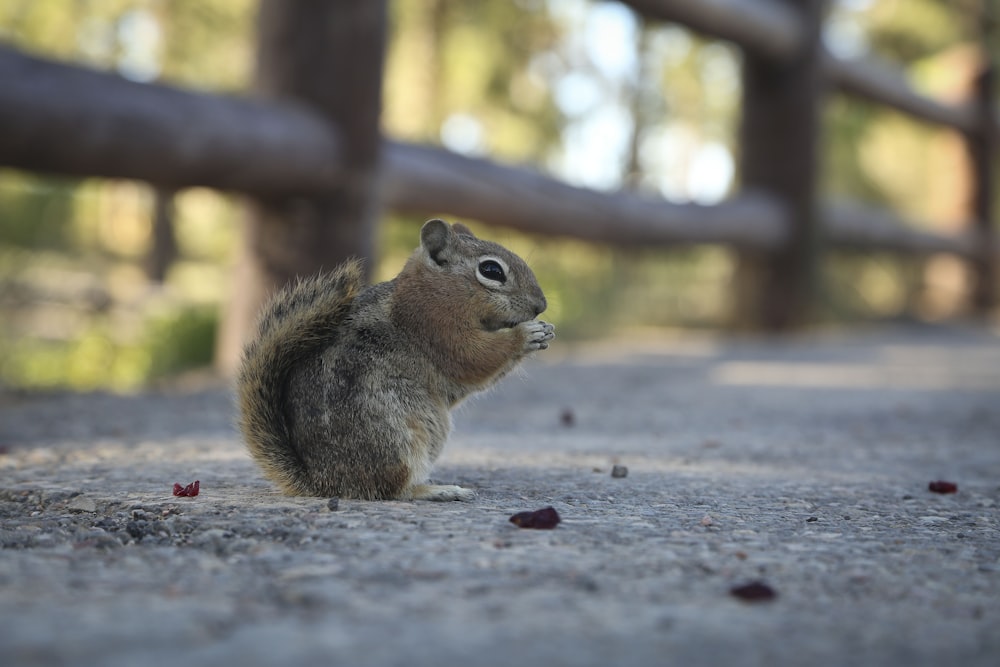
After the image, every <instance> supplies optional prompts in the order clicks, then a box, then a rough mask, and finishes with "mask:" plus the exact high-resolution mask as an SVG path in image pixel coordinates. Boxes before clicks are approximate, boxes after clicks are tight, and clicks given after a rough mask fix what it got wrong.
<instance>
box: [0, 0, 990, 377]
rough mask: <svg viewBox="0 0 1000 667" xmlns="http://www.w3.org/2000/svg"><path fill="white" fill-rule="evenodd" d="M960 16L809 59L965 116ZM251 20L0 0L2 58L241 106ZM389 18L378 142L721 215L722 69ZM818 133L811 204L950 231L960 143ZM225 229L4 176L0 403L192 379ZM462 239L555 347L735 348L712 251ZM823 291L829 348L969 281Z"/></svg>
mask: <svg viewBox="0 0 1000 667" xmlns="http://www.w3.org/2000/svg"><path fill="white" fill-rule="evenodd" d="M955 4H956V3H954V2H947V1H944V0H905V1H904V0H839V1H836V2H831V3H830V9H829V15H828V16H829V18H828V20H827V21H826V24H825V34H824V40H825V42H826V46H827V48H829V49H830V50H831V51H832V52H833V53H835V54H836V55H840V56H843V57H852V56H859V55H864V54H868V53H874V54H877V55H879V56H880V57H882V58H884V59H886V60H888V61H890V62H893V63H896V64H900V65H904V64H905V65H906V67H907V73H908V75H909V77H910V80H911V82H912V83H913V85H914V86H915V88H917V89H918V90H920V91H921V92H925V93H928V94H932V95H934V96H936V97H938V98H939V99H942V100H955V101H957V100H961V99H964V98H966V97H967V95H968V88H969V82H970V81H971V80H972V78H973V73H974V70H975V67H976V64H977V60H976V39H977V31H976V26H973V25H967V24H966V23H964V22H963V18H962V17H963V14H962V12H958V11H955ZM958 4H961V3H958ZM256 6H257V2H256V0H197V1H195V0H85V1H83V0H0V40H2V41H4V42H7V43H9V44H12V45H13V46H15V47H17V48H19V49H22V50H24V51H26V52H28V53H33V54H39V55H43V56H47V57H54V58H59V59H65V60H70V61H74V62H77V63H81V64H85V65H88V66H92V67H96V68H99V69H108V70H114V71H117V72H119V73H120V74H122V75H123V76H125V77H128V78H130V79H133V80H138V81H163V82H169V83H171V84H177V85H181V86H184V87H188V88H194V89H201V90H207V91H221V92H232V93H240V92H243V91H247V90H249V88H250V82H251V78H252V71H253V65H254V20H255V16H254V12H255V10H256ZM390 7H391V16H390V25H389V47H388V53H387V60H386V72H385V87H384V107H383V113H382V124H383V127H384V132H385V134H387V135H388V136H391V137H393V138H398V139H402V140H406V141H413V142H420V143H430V144H435V145H441V146H443V147H446V148H448V149H449V150H452V151H456V152H459V153H463V154H468V155H474V156H480V155H481V156H490V157H491V158H493V159H496V160H498V161H501V162H507V163H523V164H529V165H531V166H533V167H534V168H537V169H540V170H542V171H545V172H547V173H550V174H553V175H556V176H558V177H560V178H562V179H564V180H566V181H567V182H569V183H571V184H575V185H581V186H586V187H590V188H595V189H599V190H608V191H613V190H618V189H634V190H637V191H640V192H649V193H652V194H656V195H661V196H665V197H667V198H669V199H670V200H672V201H678V202H684V201H692V202H697V203H705V204H709V203H714V202H718V201H720V200H722V199H724V198H726V197H727V196H728V195H729V194H730V193H731V192H732V190H733V188H734V184H735V182H736V178H737V175H736V167H735V165H736V162H737V159H736V157H735V155H734V149H735V146H736V137H737V133H738V122H739V105H740V95H741V91H740V61H739V58H740V55H739V52H738V50H736V49H733V48H730V47H728V46H726V45H725V44H724V43H722V42H719V41H709V40H704V39H702V38H700V37H698V36H697V35H695V34H694V33H692V32H690V31H689V30H687V29H685V28H682V27H679V26H676V25H670V24H662V23H652V22H643V21H642V20H640V19H639V18H638V17H637V15H636V14H635V13H633V12H632V11H631V10H629V9H628V8H627V7H625V6H623V5H619V4H617V3H605V2H589V1H586V0H513V1H510V2H469V1H467V0H423V1H421V2H409V1H396V2H392V3H390ZM824 114H825V116H824V133H823V137H824V139H823V141H824V145H823V158H822V172H823V173H822V178H821V181H820V182H821V187H822V190H823V193H822V194H823V196H825V197H834V196H838V197H839V196H845V197H848V198H850V199H852V200H857V201H862V202H866V203H871V204H877V205H885V206H888V207H891V208H893V209H894V210H896V211H898V212H899V213H900V214H901V215H903V216H905V217H907V218H912V219H915V220H933V221H935V224H936V225H940V227H939V229H945V230H947V229H948V228H949V227H951V228H954V229H958V228H960V227H962V226H963V225H965V224H966V223H965V222H964V220H965V219H966V218H967V211H968V203H967V202H966V201H965V200H964V198H965V197H966V194H965V193H966V192H968V189H969V188H968V187H967V186H966V181H967V179H969V178H970V174H969V173H968V168H967V166H966V163H967V161H966V159H965V153H964V147H963V144H962V141H961V139H960V137H958V136H957V135H956V133H954V132H951V131H948V130H946V129H940V128H936V127H931V126H929V125H923V124H921V123H919V122H917V121H914V120H910V119H908V118H907V117H905V116H903V115H900V114H897V113H895V112H893V111H891V110H889V109H887V108H886V107H882V106H875V105H869V104H866V103H864V102H861V101H858V100H855V99H851V98H848V97H846V96H831V97H830V98H829V102H828V104H827V105H826V106H825V109H824ZM241 219H242V200H241V198H240V197H239V196H236V195H227V194H224V193H219V192H217V191H213V190H207V189H197V188H193V189H187V190H183V191H180V192H178V193H168V192H157V191H156V190H155V189H153V188H152V187H150V186H148V185H146V184H143V183H138V182H132V181H115V180H98V179H93V180H91V179H87V180H74V179H66V178H54V177H46V176H40V175H37V174H30V173H25V172H19V171H16V170H10V169H0V387H4V386H6V387H8V388H71V389H97V388H104V389H111V390H118V391H128V390H135V389H138V388H142V387H144V386H148V385H149V384H150V383H155V382H157V381H161V380H163V379H164V378H170V377H173V376H176V374H178V373H182V372H186V371H191V370H193V369H204V368H208V367H210V365H211V362H212V355H213V349H214V340H215V336H216V332H217V329H218V323H219V313H220V305H221V304H222V303H223V301H224V300H225V298H226V296H227V294H228V293H229V290H230V288H231V284H230V275H231V267H232V263H233V261H234V259H235V253H236V249H237V247H238V245H239V244H238V240H239V236H240V228H241ZM165 220H170V221H171V224H169V225H167V224H164V221H165ZM158 221H159V222H158ZM421 222H423V220H422V219H410V218H406V217H402V216H393V215H390V214H386V216H385V218H384V219H383V222H382V224H381V225H380V227H379V242H378V256H377V268H376V277H377V278H378V279H380V280H381V279H387V278H390V277H392V276H393V275H395V273H396V272H397V271H398V270H399V268H400V267H401V265H402V263H403V261H404V260H405V258H406V256H407V255H408V254H409V253H410V252H411V251H412V249H413V247H414V246H415V245H416V244H417V238H418V230H419V225H420V223H421ZM468 222H471V223H473V224H472V226H473V227H474V228H475V229H477V231H481V232H482V233H483V234H484V235H487V236H489V237H490V238H493V239H495V240H498V241H500V242H501V243H503V244H505V245H508V246H509V247H511V248H512V249H513V250H515V251H516V252H518V253H519V254H521V255H522V256H524V257H525V258H526V259H527V260H528V262H529V264H531V265H532V266H533V268H534V269H535V271H536V273H537V274H538V278H539V281H540V282H541V284H542V286H543V287H544V289H545V291H546V293H547V295H548V296H549V302H550V309H549V312H548V314H547V317H546V319H549V320H551V321H553V322H555V323H556V324H557V326H558V328H559V334H560V338H561V339H562V340H580V339H588V338H597V337H603V336H609V335H615V334H621V333H623V332H625V331H628V332H631V333H634V332H636V331H640V330H653V329H657V330H662V329H670V330H676V329H700V330H713V331H715V330H725V329H726V328H727V327H728V326H729V325H730V324H731V312H732V303H731V299H732V295H733V293H734V290H733V276H734V272H735V258H734V256H733V255H732V254H731V252H730V251H729V250H727V249H726V248H722V247H718V246H712V247H708V246H704V247H703V246H696V247H693V248H692V247H688V248H683V249H675V250H615V249H611V248H608V247H604V246H599V245H591V244H586V243H583V242H579V241H570V240H559V239H552V238H542V237H531V236H526V235H522V234H517V233H515V232H512V231H509V230H503V229H486V228H483V227H476V226H475V221H468ZM157 235H159V238H160V241H159V243H157V244H155V248H156V252H153V248H154V243H153V240H154V238H157ZM822 273H823V276H822V285H823V291H822V297H821V307H820V312H819V317H820V321H821V323H822V324H826V325H850V326H857V325H859V324H861V323H867V322H873V321H875V322H881V321H885V320H905V321H921V322H933V321H938V320H944V319H954V318H956V317H961V316H962V315H963V308H964V307H965V306H964V304H965V303H966V299H965V295H966V294H967V291H968V282H969V277H968V275H967V273H966V268H965V266H964V264H963V263H962V262H960V261H959V260H957V259H955V258H952V257H950V256H930V257H923V258H912V257H905V256H900V255H895V254H882V253H878V252H856V251H855V252H851V253H831V254H830V255H829V256H828V257H827V258H826V259H825V260H824V265H823V267H822ZM651 304H655V307H652V306H651Z"/></svg>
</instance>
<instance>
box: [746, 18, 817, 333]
mask: <svg viewBox="0 0 1000 667" xmlns="http://www.w3.org/2000/svg"><path fill="white" fill-rule="evenodd" d="M781 1H782V2H785V3H787V4H790V5H793V6H794V7H795V8H796V9H797V10H799V12H800V14H801V16H802V20H803V24H804V28H805V34H806V38H805V39H804V40H803V41H802V44H803V46H802V47H801V51H800V53H799V54H798V55H797V56H795V57H792V58H789V59H782V60H780V61H778V60H774V59H771V58H767V57H764V56H761V55H755V54H754V53H752V52H750V51H746V50H745V51H744V53H743V119H742V125H741V128H740V150H741V154H740V172H741V179H742V187H743V188H744V189H746V190H755V189H756V190H765V191H767V192H768V193H769V194H771V195H773V196H775V197H777V198H778V199H780V200H781V201H782V203H783V204H784V206H785V207H786V209H787V211H788V217H789V221H790V223H791V228H790V230H789V231H790V233H789V238H788V241H787V242H786V243H785V244H784V246H783V247H781V248H780V249H778V250H776V251H772V252H756V251H753V252H744V253H741V255H740V258H739V266H738V268H737V276H736V281H737V284H736V289H735V294H736V301H737V303H736V304H735V309H734V312H735V315H736V319H737V324H738V325H739V326H741V327H749V328H753V329H763V330H766V331H782V330H788V329H791V328H794V327H796V326H800V325H802V324H804V323H805V322H807V321H808V320H809V319H810V314H811V312H810V311H811V310H812V307H813V303H812V302H813V299H814V297H815V294H816V292H817V289H816V282H817V279H818V274H819V267H818V261H819V258H820V252H819V243H820V239H819V237H818V232H819V228H820V226H819V220H818V215H819V207H818V205H817V202H816V179H817V172H818V162H819V131H820V128H819V125H820V108H821V106H820V105H821V99H820V98H821V95H823V93H824V92H825V85H824V81H823V66H822V64H823V58H822V47H821V42H820V28H821V25H822V16H823V4H824V3H823V2H822V1H821V0H781Z"/></svg>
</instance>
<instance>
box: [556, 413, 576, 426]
mask: <svg viewBox="0 0 1000 667" xmlns="http://www.w3.org/2000/svg"><path fill="white" fill-rule="evenodd" d="M559 421H560V422H561V423H562V425H563V426H565V427H567V428H569V427H571V426H573V425H574V424H576V414H575V413H574V412H573V411H572V410H571V409H569V408H566V409H565V410H563V411H562V412H561V413H560V414H559Z"/></svg>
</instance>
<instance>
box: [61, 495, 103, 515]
mask: <svg viewBox="0 0 1000 667" xmlns="http://www.w3.org/2000/svg"><path fill="white" fill-rule="evenodd" d="M66 509H68V510H69V511H71V512H96V511H97V503H95V502H94V499H93V498H88V497H87V496H77V497H76V498H73V499H72V500H70V501H69V504H67V505H66Z"/></svg>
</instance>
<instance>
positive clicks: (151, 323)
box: [141, 306, 219, 379]
mask: <svg viewBox="0 0 1000 667" xmlns="http://www.w3.org/2000/svg"><path fill="white" fill-rule="evenodd" d="M218 328H219V310H218V308H214V307H208V306H187V307H183V308H180V309H175V310H171V311H169V312H166V313H162V314H159V315H156V316H154V317H151V318H150V319H149V320H148V321H147V323H146V331H145V334H144V336H143V339H142V343H141V347H142V348H143V349H144V350H146V352H147V354H148V355H149V357H150V366H149V371H148V376H147V377H149V378H151V379H152V378H160V377H164V376H168V375H172V374H174V373H177V372H179V371H183V370H189V369H192V368H199V367H205V366H209V365H210V364H211V363H212V352H213V351H214V349H215V333H216V331H217V330H218Z"/></svg>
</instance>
